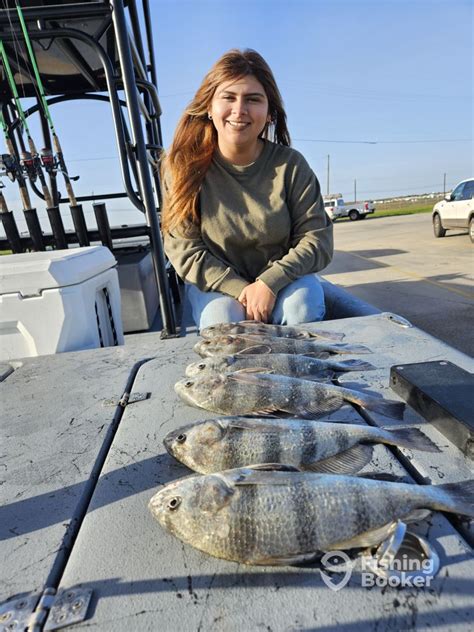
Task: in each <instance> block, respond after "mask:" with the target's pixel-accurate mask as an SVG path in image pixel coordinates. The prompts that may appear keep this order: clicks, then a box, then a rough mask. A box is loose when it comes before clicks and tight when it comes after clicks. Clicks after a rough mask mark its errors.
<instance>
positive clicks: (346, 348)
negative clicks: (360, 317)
mask: <svg viewBox="0 0 474 632" xmlns="http://www.w3.org/2000/svg"><path fill="white" fill-rule="evenodd" d="M328 351H330V353H372V351H371V349H369V347H366V346H365V345H351V344H347V343H345V342H341V343H334V344H333V345H331V347H330V348H328Z"/></svg>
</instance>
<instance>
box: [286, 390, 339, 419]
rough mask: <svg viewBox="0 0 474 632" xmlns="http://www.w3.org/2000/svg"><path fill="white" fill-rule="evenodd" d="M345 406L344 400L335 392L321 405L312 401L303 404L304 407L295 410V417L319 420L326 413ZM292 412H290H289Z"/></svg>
mask: <svg viewBox="0 0 474 632" xmlns="http://www.w3.org/2000/svg"><path fill="white" fill-rule="evenodd" d="M344 404H345V402H344V399H343V398H342V397H341V395H340V393H339V392H338V391H337V390H334V391H332V394H331V396H330V395H328V396H327V398H326V400H325V401H324V402H322V403H320V402H318V401H316V400H313V401H308V402H305V404H304V406H300V407H298V408H296V410H295V415H296V417H302V418H303V419H319V418H320V417H322V416H323V415H327V414H328V412H332V411H334V410H337V409H338V408H340V407H341V406H343V405H344ZM289 412H292V411H289Z"/></svg>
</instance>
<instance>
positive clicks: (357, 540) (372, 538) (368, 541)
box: [329, 522, 397, 551]
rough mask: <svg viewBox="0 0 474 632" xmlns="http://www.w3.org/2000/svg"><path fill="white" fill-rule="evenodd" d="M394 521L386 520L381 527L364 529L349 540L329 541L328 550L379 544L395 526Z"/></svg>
mask: <svg viewBox="0 0 474 632" xmlns="http://www.w3.org/2000/svg"><path fill="white" fill-rule="evenodd" d="M396 524H397V523H396V522H387V524H384V525H383V526H382V527H378V528H377V529H369V530H368V531H364V532H363V533H359V534H358V535H356V536H354V537H353V538H350V539H349V540H341V541H340V542H331V547H330V549H329V550H334V551H335V550H338V549H356V548H357V549H358V548H362V547H363V548H367V547H369V546H375V545H376V544H380V543H381V542H383V540H385V539H386V538H388V537H389V536H390V535H391V534H392V532H393V529H394V527H395V525H396Z"/></svg>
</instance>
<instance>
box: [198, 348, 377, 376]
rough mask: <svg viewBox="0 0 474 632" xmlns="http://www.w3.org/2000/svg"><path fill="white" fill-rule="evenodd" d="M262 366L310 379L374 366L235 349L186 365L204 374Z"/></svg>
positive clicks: (362, 361)
mask: <svg viewBox="0 0 474 632" xmlns="http://www.w3.org/2000/svg"><path fill="white" fill-rule="evenodd" d="M252 367H253V368H259V367H260V368H262V370H263V371H265V369H266V370H267V371H268V370H271V371H273V372H274V373H278V374H279V375H288V376H290V377H302V378H305V379H307V380H317V381H318V382H319V381H329V380H331V379H333V378H334V377H335V375H336V373H344V372H347V371H372V370H373V369H375V367H374V366H373V365H372V364H370V363H369V362H365V361H364V360H343V361H341V362H336V361H335V360H321V359H319V358H312V357H311V356H305V355H298V354H291V353H255V354H247V353H236V354H233V355H227V356H225V355H216V356H209V357H207V358H203V359H202V360H201V361H200V362H193V363H192V364H189V365H188V366H187V367H186V375H187V376H188V377H193V376H195V375H205V374H209V373H216V372H217V373H233V372H235V371H238V370H240V369H247V368H252Z"/></svg>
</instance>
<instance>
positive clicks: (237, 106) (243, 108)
mask: <svg viewBox="0 0 474 632" xmlns="http://www.w3.org/2000/svg"><path fill="white" fill-rule="evenodd" d="M233 110H234V112H235V113H236V114H247V103H246V102H245V100H244V99H236V100H235V101H234V107H233Z"/></svg>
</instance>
